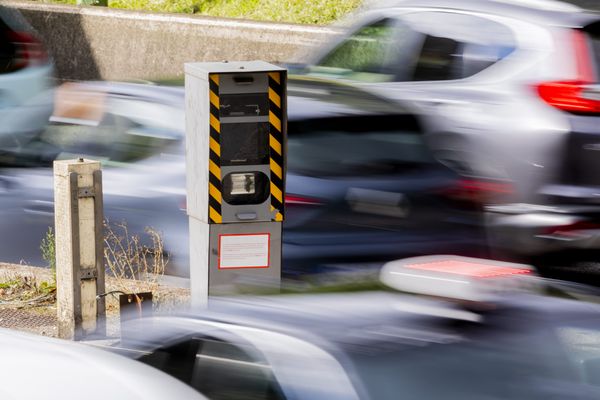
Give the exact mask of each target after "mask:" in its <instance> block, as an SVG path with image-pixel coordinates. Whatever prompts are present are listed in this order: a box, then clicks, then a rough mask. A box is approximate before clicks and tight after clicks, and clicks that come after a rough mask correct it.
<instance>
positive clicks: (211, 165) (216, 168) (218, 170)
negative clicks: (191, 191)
mask: <svg viewBox="0 0 600 400" xmlns="http://www.w3.org/2000/svg"><path fill="white" fill-rule="evenodd" d="M208 170H209V171H210V173H211V174H213V175H214V176H216V177H217V178H219V180H221V168H219V166H218V165H217V164H215V163H214V162H213V160H208Z"/></svg>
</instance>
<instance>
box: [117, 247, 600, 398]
mask: <svg viewBox="0 0 600 400" xmlns="http://www.w3.org/2000/svg"><path fill="white" fill-rule="evenodd" d="M409 262H410V264H408V265H407V263H409ZM403 263H404V264H403V267H402V268H398V266H397V264H396V263H395V262H394V263H391V264H390V265H386V267H385V269H384V270H383V272H382V279H383V280H384V281H385V282H386V283H387V284H389V285H390V286H391V287H395V284H396V283H398V282H400V283H401V284H402V285H401V286H402V290H409V291H412V292H415V291H418V290H415V288H419V289H429V291H426V293H427V294H428V295H431V296H434V298H432V297H415V296H411V295H408V294H401V293H398V292H390V291H387V292H384V291H382V292H362V293H359V292H355V293H343V294H342V293H336V294H313V295H285V296H272V297H254V298H244V297H242V298H230V299H228V298H212V299H211V300H209V307H208V308H207V309H205V310H199V311H198V312H197V313H194V314H187V315H183V316H163V317H159V316H157V317H153V318H150V319H146V320H141V321H135V322H133V321H132V324H131V325H126V326H125V328H124V329H123V330H122V334H123V335H124V336H123V342H122V343H121V344H120V345H119V346H118V348H115V349H114V350H115V351H118V352H120V353H122V354H125V355H129V356H130V357H133V358H135V359H137V360H139V361H141V362H143V363H146V364H148V365H151V366H153V367H155V368H157V369H159V370H161V371H165V372H167V373H169V374H171V375H173V376H175V377H177V378H178V379H180V380H181V381H183V382H185V383H187V384H189V385H191V386H192V387H194V388H195V389H197V390H198V391H199V392H200V393H202V394H204V395H205V396H207V397H209V398H214V399H271V400H272V399H292V398H293V399H298V400H300V399H379V400H384V399H398V398H402V399H457V400H458V399H460V400H462V399H528V400H529V399H562V398H569V399H595V398H598V396H599V395H600V368H599V366H600V363H599V361H600V324H599V323H598V317H599V316H600V314H599V313H600V308H599V307H598V305H593V304H590V303H582V302H577V301H573V300H564V299H559V298H552V297H547V296H542V295H538V294H535V293H531V292H530V291H529V290H528V289H525V287H528V286H531V284H532V283H533V282H536V279H535V278H534V277H532V276H530V273H531V269H529V268H527V267H525V266H521V265H516V266H515V265H506V264H498V263H489V262H488V261H484V260H476V259H467V258H460V259H458V258H451V259H448V258H446V259H445V260H440V259H437V260H431V259H415V260H408V261H406V260H404V261H403ZM440 264H441V265H440ZM402 273H404V274H405V276H401V275H397V274H402ZM409 276H411V277H412V280H411V284H412V285H413V287H412V289H411V288H409V287H408V285H407V284H406V282H405V281H406V279H405V278H406V277H409ZM448 281H452V282H453V283H451V285H450V286H451V287H452V288H453V289H455V291H454V292H452V291H451V290H448V289H447V288H446V287H445V286H447V284H448ZM444 282H446V283H445V284H444ZM436 283H437V284H438V285H437V286H434V285H435V284H436ZM471 284H472V285H473V286H474V287H475V288H473V287H471V286H470V285H471ZM469 287H471V289H469ZM519 287H520V288H521V289H519ZM433 288H437V289H439V290H440V292H439V293H440V294H442V295H441V296H436V294H435V290H433ZM477 288H478V289H479V290H476V289H477ZM461 289H462V290H465V291H467V293H464V292H463V291H462V290H461ZM465 294H468V296H464V295H465ZM475 294H477V297H473V295H475ZM450 296H453V297H452V298H451V297H450ZM442 297H445V298H446V300H443V299H442ZM465 299H468V300H465ZM458 300H463V301H465V302H464V303H462V305H461V303H459V302H458Z"/></svg>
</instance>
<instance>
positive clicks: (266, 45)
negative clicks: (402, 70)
mask: <svg viewBox="0 0 600 400" xmlns="http://www.w3.org/2000/svg"><path fill="white" fill-rule="evenodd" d="M2 4H3V6H7V7H13V8H16V9H18V10H19V11H20V12H21V13H22V15H23V16H24V17H25V19H27V20H28V22H29V23H30V24H31V25H32V26H33V27H34V28H35V29H36V30H37V32H38V35H39V36H40V38H41V39H42V41H43V42H44V43H45V45H46V47H47V48H48V50H49V52H50V53H51V54H52V56H53V57H54V60H55V62H56V72H57V77H58V78H59V79H63V80H69V79H74V80H79V79H100V78H101V79H110V80H118V79H162V78H176V77H183V64H184V63H185V62H190V61H221V60H240V61H243V60H254V59H260V60H264V61H268V62H272V63H281V62H298V61H301V60H302V58H303V54H306V53H307V52H308V51H309V50H310V49H311V47H312V46H314V45H317V44H319V43H321V42H322V41H324V40H327V39H329V38H330V37H331V36H332V35H335V34H336V33H337V31H336V30H335V29H334V28H330V27H322V26H312V25H295V24H279V23H269V22H255V21H246V20H234V19H220V18H211V17H203V16H188V15H181V14H156V13H145V12H136V11H128V10H117V9H107V8H105V7H76V6H66V5H58V4H41V3H37V2H28V1H14V0H4V1H3V2H2Z"/></svg>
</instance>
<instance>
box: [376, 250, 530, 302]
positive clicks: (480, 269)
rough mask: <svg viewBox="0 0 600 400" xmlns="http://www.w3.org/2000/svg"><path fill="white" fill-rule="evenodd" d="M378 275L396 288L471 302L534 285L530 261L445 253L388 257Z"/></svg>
mask: <svg viewBox="0 0 600 400" xmlns="http://www.w3.org/2000/svg"><path fill="white" fill-rule="evenodd" d="M379 278H380V280H381V282H382V283H383V284H385V285H387V286H389V287H391V288H392V289H395V290H399V291H402V292H409V293H416V294H421V295H429V296H435V297H437V298H440V299H441V298H444V299H449V300H452V301H453V302H457V303H458V304H461V303H463V302H466V303H463V304H471V305H474V304H475V303H477V304H479V305H484V304H492V303H496V301H502V300H503V299H510V298H511V295H512V294H515V293H518V292H530V291H531V290H532V289H535V288H536V286H537V279H536V277H535V271H534V269H533V267H532V266H530V265H524V264H514V263H506V262H500V261H494V260H484V259H477V258H468V257H459V256H448V255H440V256H423V257H414V258H407V259H404V260H396V261H390V262H388V263H386V264H385V265H384V266H383V268H382V269H381V272H380V275H379ZM484 308H485V307H484Z"/></svg>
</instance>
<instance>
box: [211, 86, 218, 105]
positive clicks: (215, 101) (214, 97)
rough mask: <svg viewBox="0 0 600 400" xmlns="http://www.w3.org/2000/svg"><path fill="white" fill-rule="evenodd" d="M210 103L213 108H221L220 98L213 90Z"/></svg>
mask: <svg viewBox="0 0 600 400" xmlns="http://www.w3.org/2000/svg"><path fill="white" fill-rule="evenodd" d="M210 102H211V103H212V105H213V106H215V107H217V108H219V96H217V95H216V94H215V92H213V91H212V90H210Z"/></svg>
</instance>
